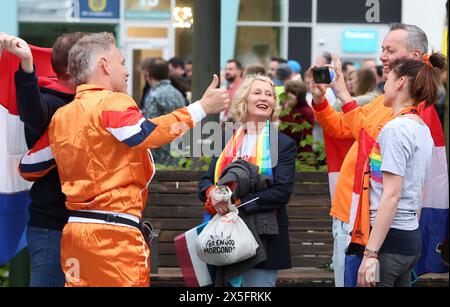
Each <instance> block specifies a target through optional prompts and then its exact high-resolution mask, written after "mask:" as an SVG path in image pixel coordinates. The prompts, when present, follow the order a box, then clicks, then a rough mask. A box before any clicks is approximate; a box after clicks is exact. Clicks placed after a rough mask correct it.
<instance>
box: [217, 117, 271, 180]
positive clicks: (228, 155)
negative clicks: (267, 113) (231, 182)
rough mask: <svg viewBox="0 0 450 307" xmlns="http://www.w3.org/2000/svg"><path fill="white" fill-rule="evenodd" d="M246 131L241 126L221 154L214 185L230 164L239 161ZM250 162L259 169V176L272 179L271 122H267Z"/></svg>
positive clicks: (249, 159)
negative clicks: (239, 153)
mask: <svg viewBox="0 0 450 307" xmlns="http://www.w3.org/2000/svg"><path fill="white" fill-rule="evenodd" d="M244 136H245V129H244V126H243V125H241V126H240V127H239V129H238V130H237V131H236V132H235V133H234V135H233V137H232V138H231V139H230V141H229V142H228V144H227V145H226V146H225V149H224V150H223V151H222V153H221V154H220V157H219V159H218V160H217V163H216V168H215V171H214V183H216V184H217V182H218V181H219V178H220V176H221V175H222V171H223V170H224V168H225V167H227V166H228V165H229V164H230V163H232V162H233V161H235V160H237V159H238V158H239V157H238V151H239V149H241V147H242V143H243V141H244ZM246 160H247V161H248V162H250V163H253V164H255V165H257V166H258V167H259V174H260V175H266V176H269V177H270V178H272V160H271V157H270V122H269V121H266V123H265V125H264V128H263V130H262V131H261V133H260V134H259V136H258V140H257V142H256V145H255V148H254V149H253V151H252V154H251V156H250V157H249V158H248V159H246Z"/></svg>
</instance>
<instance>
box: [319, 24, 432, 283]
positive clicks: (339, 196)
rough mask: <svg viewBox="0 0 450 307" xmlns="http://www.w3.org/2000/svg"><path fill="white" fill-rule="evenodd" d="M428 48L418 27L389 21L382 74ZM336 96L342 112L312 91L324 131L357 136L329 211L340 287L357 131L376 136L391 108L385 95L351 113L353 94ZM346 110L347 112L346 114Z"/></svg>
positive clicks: (354, 196)
mask: <svg viewBox="0 0 450 307" xmlns="http://www.w3.org/2000/svg"><path fill="white" fill-rule="evenodd" d="M427 51H428V40H427V37H426V34H425V33H424V32H423V31H422V30H421V29H420V28H418V27H416V26H413V25H405V24H394V25H392V26H391V28H390V31H389V33H388V34H387V35H386V37H385V38H384V40H383V45H382V53H381V56H380V60H381V62H382V63H383V78H385V80H386V79H387V76H388V75H389V72H390V70H391V68H390V65H391V64H392V63H393V62H394V61H395V60H396V59H399V58H410V59H417V60H420V59H422V56H423V55H424V54H425V53H427ZM324 89H325V88H324ZM337 94H338V93H337ZM338 98H339V99H340V101H341V102H342V103H343V104H344V107H343V111H344V112H343V113H339V112H336V111H335V110H334V109H333V108H332V107H331V105H330V104H329V103H328V102H327V101H326V99H325V97H324V96H323V93H320V92H317V91H316V92H313V109H314V115H315V117H316V119H317V121H318V122H319V124H320V125H321V126H322V128H323V129H324V132H325V133H327V134H328V135H330V136H332V137H335V138H341V139H345V138H354V139H355V140H356V142H355V143H354V144H353V145H352V147H351V148H350V150H349V151H348V153H347V155H346V157H345V159H344V161H343V163H342V166H341V170H340V174H339V177H338V180H337V183H336V190H335V193H334V196H333V200H332V206H331V212H330V215H331V216H332V217H333V237H334V250H333V268H334V275H335V285H336V286H337V287H343V286H344V267H345V249H346V247H347V245H348V239H349V222H350V214H351V212H350V211H351V207H353V206H355V205H357V203H358V201H359V195H357V194H356V193H354V186H355V170H356V167H357V159H358V151H359V150H361V148H360V142H359V138H360V134H361V131H362V130H363V131H364V134H365V135H368V136H369V137H371V138H372V139H374V140H376V138H377V136H378V133H379V132H380V131H381V128H383V126H384V125H385V124H386V123H387V122H388V121H389V120H391V119H392V112H391V109H390V108H387V107H385V106H384V105H383V100H384V95H381V96H379V97H378V98H376V99H375V100H374V101H373V102H371V103H369V104H366V105H364V106H363V107H360V108H358V111H357V114H359V115H360V116H355V111H353V112H351V114H350V111H352V110H353V109H352V108H346V107H345V103H348V102H351V101H353V98H352V97H350V96H346V97H339V96H338ZM346 113H349V114H348V115H345V114H346ZM353 213H354V212H353ZM350 228H351V226H350Z"/></svg>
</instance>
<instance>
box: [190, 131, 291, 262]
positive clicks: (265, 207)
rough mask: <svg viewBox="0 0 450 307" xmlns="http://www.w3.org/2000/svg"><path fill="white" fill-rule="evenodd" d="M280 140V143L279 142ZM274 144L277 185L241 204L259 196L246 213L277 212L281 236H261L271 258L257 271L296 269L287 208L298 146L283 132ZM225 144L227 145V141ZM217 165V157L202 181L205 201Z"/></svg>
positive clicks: (249, 196) (246, 207) (202, 199)
mask: <svg viewBox="0 0 450 307" xmlns="http://www.w3.org/2000/svg"><path fill="white" fill-rule="evenodd" d="M277 141H278V144H276V143H275V142H277ZM270 143H271V144H270V148H271V150H272V152H271V155H272V165H273V167H272V173H273V186H272V187H271V188H269V189H266V190H264V191H259V192H255V193H248V194H247V195H245V196H244V197H242V198H241V202H242V203H244V202H247V201H249V200H251V199H253V198H255V197H259V199H258V200H257V201H254V202H252V203H249V204H248V205H245V206H244V207H242V210H244V212H245V213H247V214H255V213H257V212H264V211H270V210H274V211H275V214H276V216H277V222H278V228H279V235H278V236H261V239H262V241H263V242H265V249H266V253H267V259H266V261H264V262H262V263H260V264H258V265H257V266H256V267H255V268H260V269H269V270H281V269H288V268H291V267H292V264H291V252H290V247H289V234H288V216H287V210H286V205H287V203H288V202H289V199H290V198H291V194H292V191H293V188H294V178H295V157H296V150H297V146H296V144H295V141H294V140H292V139H291V138H290V137H288V136H286V135H285V134H283V133H278V138H277V139H276V140H273V139H272V138H271V140H270ZM224 144H226V143H225V142H224ZM277 145H278V146H277ZM276 148H278V155H276V154H277V152H276V150H275V149H276ZM275 155H276V156H275ZM216 163H217V158H213V159H212V161H211V164H210V166H209V169H208V171H207V172H206V174H205V175H204V176H203V177H202V178H201V180H200V182H199V189H200V195H199V197H200V200H201V201H203V202H205V201H206V191H207V190H208V188H209V187H211V186H212V185H213V184H214V169H215V167H216ZM240 210H241V209H240Z"/></svg>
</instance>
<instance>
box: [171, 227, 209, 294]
mask: <svg viewBox="0 0 450 307" xmlns="http://www.w3.org/2000/svg"><path fill="white" fill-rule="evenodd" d="M207 224H208V223H203V224H201V225H198V226H197V227H194V228H192V229H191V230H188V231H186V232H185V233H182V234H181V235H179V236H177V237H176V238H175V251H176V253H177V256H178V264H179V265H180V268H181V273H182V274H183V279H184V283H185V285H186V287H204V286H208V285H211V284H212V283H213V281H212V279H211V276H212V274H211V271H210V267H209V266H208V265H207V264H206V263H205V262H203V261H201V260H200V259H199V258H198V256H197V250H196V242H197V237H198V235H199V234H200V233H201V232H202V230H203V228H205V226H206V225H207Z"/></svg>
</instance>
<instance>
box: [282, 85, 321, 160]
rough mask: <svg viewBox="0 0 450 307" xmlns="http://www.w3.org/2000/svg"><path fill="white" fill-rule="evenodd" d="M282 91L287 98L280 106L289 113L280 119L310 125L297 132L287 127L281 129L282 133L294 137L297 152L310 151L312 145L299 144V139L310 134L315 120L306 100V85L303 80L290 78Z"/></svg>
mask: <svg viewBox="0 0 450 307" xmlns="http://www.w3.org/2000/svg"><path fill="white" fill-rule="evenodd" d="M284 92H285V94H286V95H287V96H288V98H287V100H286V101H285V102H284V103H283V105H282V108H283V110H289V113H288V114H286V115H284V116H282V117H280V121H281V122H283V123H292V124H298V125H301V124H303V123H304V122H308V124H309V125H310V126H311V127H310V128H307V129H303V130H301V131H298V132H292V129H293V127H288V128H286V129H284V130H283V133H285V134H286V135H288V136H290V137H291V138H292V139H294V141H295V143H296V144H297V154H299V153H301V152H312V145H307V146H300V142H301V141H303V140H304V139H305V138H306V137H307V136H308V135H312V131H313V127H314V122H315V120H314V113H313V111H312V108H311V107H310V106H309V105H308V102H307V101H306V94H307V92H308V87H307V86H306V84H305V83H304V82H303V81H300V80H291V81H289V82H287V83H286V84H285V86H284Z"/></svg>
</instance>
